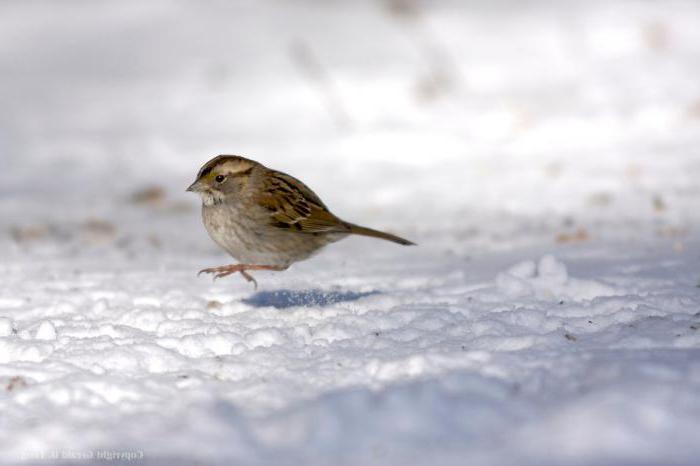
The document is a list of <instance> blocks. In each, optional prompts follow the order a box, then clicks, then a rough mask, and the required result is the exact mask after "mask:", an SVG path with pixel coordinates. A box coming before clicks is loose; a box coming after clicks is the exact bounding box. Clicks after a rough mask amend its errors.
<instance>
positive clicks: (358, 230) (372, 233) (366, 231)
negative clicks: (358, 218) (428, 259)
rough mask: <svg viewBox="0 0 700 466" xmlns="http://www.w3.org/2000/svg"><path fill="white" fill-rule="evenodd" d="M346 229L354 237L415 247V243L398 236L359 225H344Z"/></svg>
mask: <svg viewBox="0 0 700 466" xmlns="http://www.w3.org/2000/svg"><path fill="white" fill-rule="evenodd" d="M346 225H347V226H348V228H350V233H351V234H355V235H362V236H369V237H372V238H380V239H385V240H387V241H392V242H394V243H398V244H402V245H404V246H415V245H416V243H414V242H412V241H409V240H407V239H404V238H401V237H400V236H396V235H392V234H391V233H385V232H383V231H379V230H373V229H371V228H367V227H361V226H360V225H355V224H352V223H346Z"/></svg>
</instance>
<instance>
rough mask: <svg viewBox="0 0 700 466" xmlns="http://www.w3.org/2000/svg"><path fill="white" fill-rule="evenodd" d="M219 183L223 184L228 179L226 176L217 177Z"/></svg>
mask: <svg viewBox="0 0 700 466" xmlns="http://www.w3.org/2000/svg"><path fill="white" fill-rule="evenodd" d="M214 179H215V180H216V182H217V183H223V182H224V180H225V179H226V177H225V176H224V175H216V178H214Z"/></svg>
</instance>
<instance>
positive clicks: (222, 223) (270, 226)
mask: <svg viewBox="0 0 700 466" xmlns="http://www.w3.org/2000/svg"><path fill="white" fill-rule="evenodd" d="M187 191H193V192H196V193H198V194H199V195H200V196H201V197H202V219H203V221H204V226H205V227H206V229H207V232H209V235H210V236H211V237H212V239H213V240H214V241H215V242H216V243H217V244H218V245H219V246H221V247H222V248H224V249H225V250H226V251H227V252H228V253H229V254H231V256H233V257H234V258H235V259H236V260H238V261H240V262H241V263H240V264H233V265H225V266H221V267H212V268H208V269H204V270H201V271H200V272H199V273H200V274H201V273H213V274H215V275H214V278H220V277H225V276H226V275H230V274H232V273H236V272H240V273H241V275H243V277H245V279H246V280H248V281H252V282H254V283H255V280H254V279H253V277H252V276H251V275H250V274H249V273H248V271H249V270H285V269H286V268H288V267H289V266H290V265H291V264H292V263H294V262H297V261H300V260H303V259H306V258H308V257H309V256H311V255H312V254H314V253H315V252H316V251H318V250H319V249H321V248H322V247H323V246H325V245H327V244H329V243H332V242H334V241H338V240H340V239H343V238H344V237H346V236H347V235H351V234H355V235H364V236H371V237H373V238H381V239H385V240H388V241H393V242H395V243H398V244H402V245H412V244H414V243H412V242H410V241H408V240H405V239H403V238H400V237H398V236H395V235H392V234H390V233H384V232H382V231H377V230H372V229H370V228H365V227H361V226H359V225H354V224H352V223H349V222H345V221H343V220H341V219H339V218H338V217H336V216H335V215H333V214H332V213H331V212H330V211H329V210H328V208H327V207H326V206H325V204H324V203H323V201H321V199H319V197H318V196H317V195H316V194H315V193H314V192H313V191H311V189H309V188H308V187H307V186H306V185H305V184H304V183H302V182H301V181H299V180H297V179H296V178H294V177H292V176H289V175H287V174H285V173H282V172H278V171H275V170H271V169H269V168H267V167H265V166H264V165H262V164H260V163H258V162H255V161H254V160H250V159H246V158H244V157H240V156H237V155H219V156H217V157H214V158H213V159H211V160H210V161H209V162H207V163H206V164H205V165H204V166H203V167H202V168H201V170H199V173H198V174H197V179H196V180H195V182H194V183H192V185H190V187H189V188H187ZM256 285H257V284H256Z"/></svg>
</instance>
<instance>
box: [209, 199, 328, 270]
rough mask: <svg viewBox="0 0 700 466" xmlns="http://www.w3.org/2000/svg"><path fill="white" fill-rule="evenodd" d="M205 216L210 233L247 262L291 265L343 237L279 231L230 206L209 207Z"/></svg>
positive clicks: (238, 257)
mask: <svg viewBox="0 0 700 466" xmlns="http://www.w3.org/2000/svg"><path fill="white" fill-rule="evenodd" d="M202 218H203V220H204V225H205V227H206V229H207V232H208V233H209V236H211V238H212V239H213V240H214V241H215V242H216V243H217V244H218V245H219V246H221V247H222V248H223V249H225V250H226V251H227V252H228V253H229V254H231V256H233V257H234V258H235V259H236V260H238V261H240V262H241V263H244V264H256V265H275V266H282V267H287V266H289V265H290V264H292V263H293V262H297V261H300V260H303V259H306V258H308V257H310V256H311V255H312V254H314V253H315V252H316V251H318V250H319V249H320V248H322V247H323V246H325V245H326V244H328V243H330V242H332V241H335V240H336V239H340V238H335V237H334V236H329V235H324V237H318V236H314V235H310V234H309V235H307V234H299V233H296V232H290V231H285V230H279V229H277V228H275V227H273V226H271V225H269V224H267V223H266V222H267V221H268V220H267V219H254V218H251V217H250V213H247V212H244V211H240V210H238V209H235V208H232V207H228V206H205V207H204V208H203V210H202Z"/></svg>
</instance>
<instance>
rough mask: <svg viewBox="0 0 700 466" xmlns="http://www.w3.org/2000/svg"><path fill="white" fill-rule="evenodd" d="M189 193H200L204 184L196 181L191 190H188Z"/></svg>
mask: <svg viewBox="0 0 700 466" xmlns="http://www.w3.org/2000/svg"><path fill="white" fill-rule="evenodd" d="M187 191H189V192H193V193H198V192H200V191H202V183H200V182H199V180H197V181H195V182H194V183H192V184H191V185H190V187H189V188H187Z"/></svg>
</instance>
